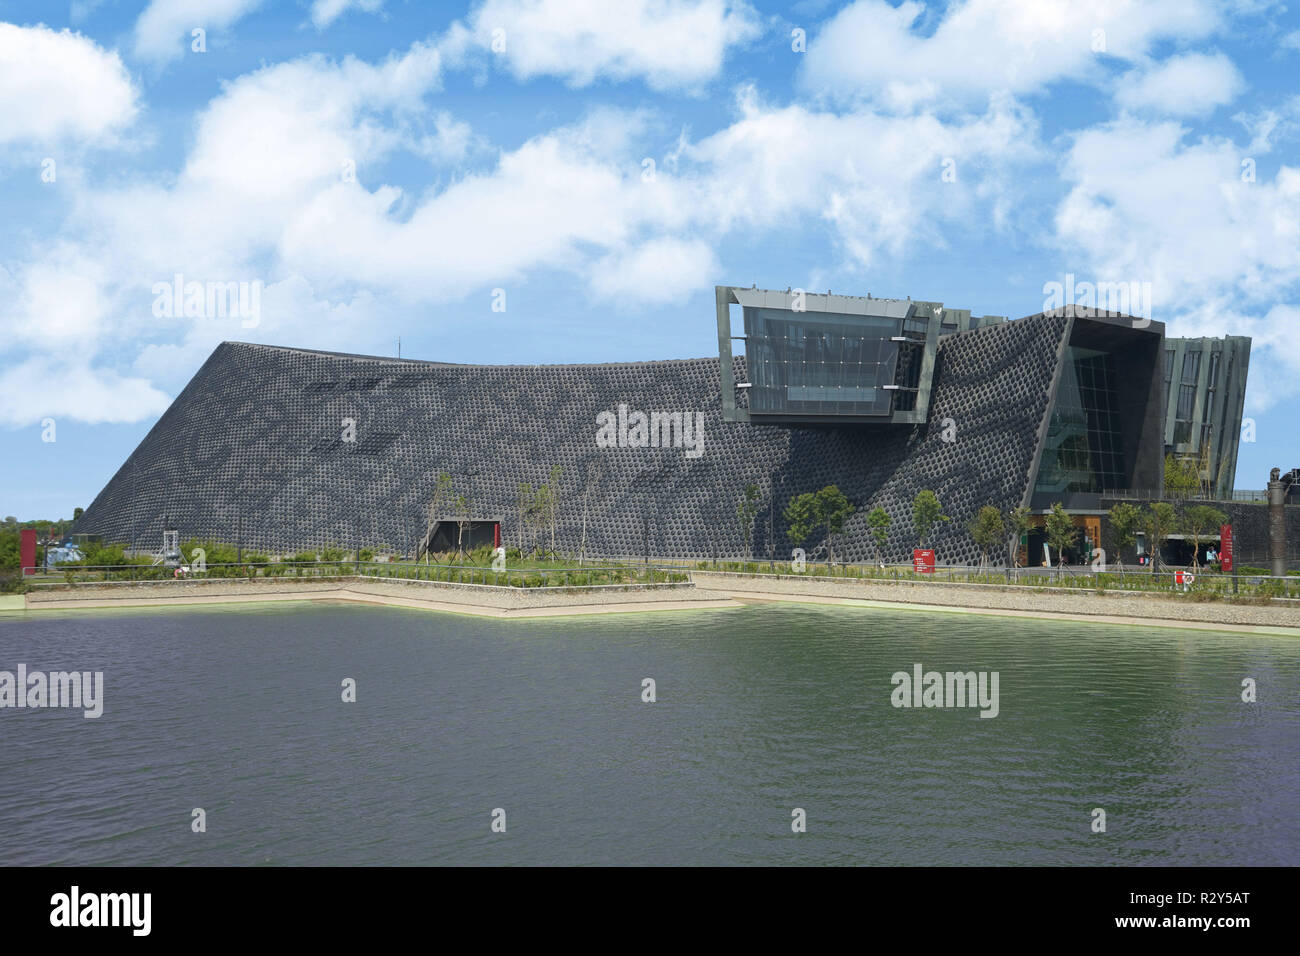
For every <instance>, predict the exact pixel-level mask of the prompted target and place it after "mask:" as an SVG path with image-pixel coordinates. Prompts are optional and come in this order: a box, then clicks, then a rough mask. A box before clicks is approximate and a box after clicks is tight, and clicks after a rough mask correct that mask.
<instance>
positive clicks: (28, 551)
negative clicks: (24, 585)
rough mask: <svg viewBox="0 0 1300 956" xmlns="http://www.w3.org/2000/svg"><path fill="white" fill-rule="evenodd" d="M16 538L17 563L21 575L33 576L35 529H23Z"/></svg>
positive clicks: (34, 565)
mask: <svg viewBox="0 0 1300 956" xmlns="http://www.w3.org/2000/svg"><path fill="white" fill-rule="evenodd" d="M18 537H19V544H18V562H19V564H20V565H21V567H22V569H23V574H35V573H36V571H35V570H34V569H35V567H36V529H35V528H23V529H22V532H21V533H20V534H19V536H18Z"/></svg>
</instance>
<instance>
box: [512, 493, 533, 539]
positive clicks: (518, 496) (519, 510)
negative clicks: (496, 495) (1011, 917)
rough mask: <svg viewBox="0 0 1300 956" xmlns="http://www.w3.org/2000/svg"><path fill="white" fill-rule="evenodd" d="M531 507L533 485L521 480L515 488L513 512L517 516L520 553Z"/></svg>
mask: <svg viewBox="0 0 1300 956" xmlns="http://www.w3.org/2000/svg"><path fill="white" fill-rule="evenodd" d="M532 507H533V486H532V484H531V483H530V482H527V481H521V482H519V484H518V485H517V486H516V488H515V514H516V515H517V517H518V527H519V553H520V555H522V554H523V553H524V536H525V534H526V532H527V530H528V524H529V521H530V515H531V514H532Z"/></svg>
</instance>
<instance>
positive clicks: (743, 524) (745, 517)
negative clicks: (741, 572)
mask: <svg viewBox="0 0 1300 956" xmlns="http://www.w3.org/2000/svg"><path fill="white" fill-rule="evenodd" d="M758 499H759V493H758V485H755V484H752V483H751V484H748V485H746V486H745V492H744V494H742V495H741V496H740V499H739V500H738V501H737V502H736V520H737V521H739V522H740V537H741V540H742V541H744V542H745V557H747V558H748V557H751V556H752V551H751V548H750V542H751V541H752V540H753V538H754V518H756V517H757V516H758Z"/></svg>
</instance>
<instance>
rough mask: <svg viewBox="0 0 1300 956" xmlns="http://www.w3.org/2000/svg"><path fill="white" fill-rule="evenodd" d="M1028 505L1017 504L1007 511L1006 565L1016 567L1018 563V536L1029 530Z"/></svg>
mask: <svg viewBox="0 0 1300 956" xmlns="http://www.w3.org/2000/svg"><path fill="white" fill-rule="evenodd" d="M1029 515H1030V511H1029V506H1028V505H1018V506H1017V507H1015V508H1012V509H1011V510H1010V511H1008V512H1007V521H1006V533H1007V565H1008V567H1017V566H1018V565H1019V564H1020V561H1019V555H1020V538H1021V536H1022V535H1023V534H1024V533H1025V532H1026V531H1028V530H1029Z"/></svg>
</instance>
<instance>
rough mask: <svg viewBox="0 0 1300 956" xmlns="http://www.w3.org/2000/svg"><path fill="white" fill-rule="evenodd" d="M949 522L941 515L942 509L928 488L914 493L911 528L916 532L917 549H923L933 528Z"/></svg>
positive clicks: (945, 516) (936, 496)
mask: <svg viewBox="0 0 1300 956" xmlns="http://www.w3.org/2000/svg"><path fill="white" fill-rule="evenodd" d="M949 520H951V519H949V517H948V516H947V515H946V514H944V513H943V507H942V506H941V505H940V504H939V496H938V495H936V494H935V493H934V492H933V491H931V490H930V489H929V488H924V489H922V490H921V491H918V492H917V493H916V497H915V498H914V499H912V528H913V530H914V531H915V532H916V540H917V542H918V547H920V548H924V547H925V542H926V541H928V540H929V539H930V533H931V532H932V531H933V530H934V529H935V527H936V526H938V525H940V524H942V523H943V522H945V521H949Z"/></svg>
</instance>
